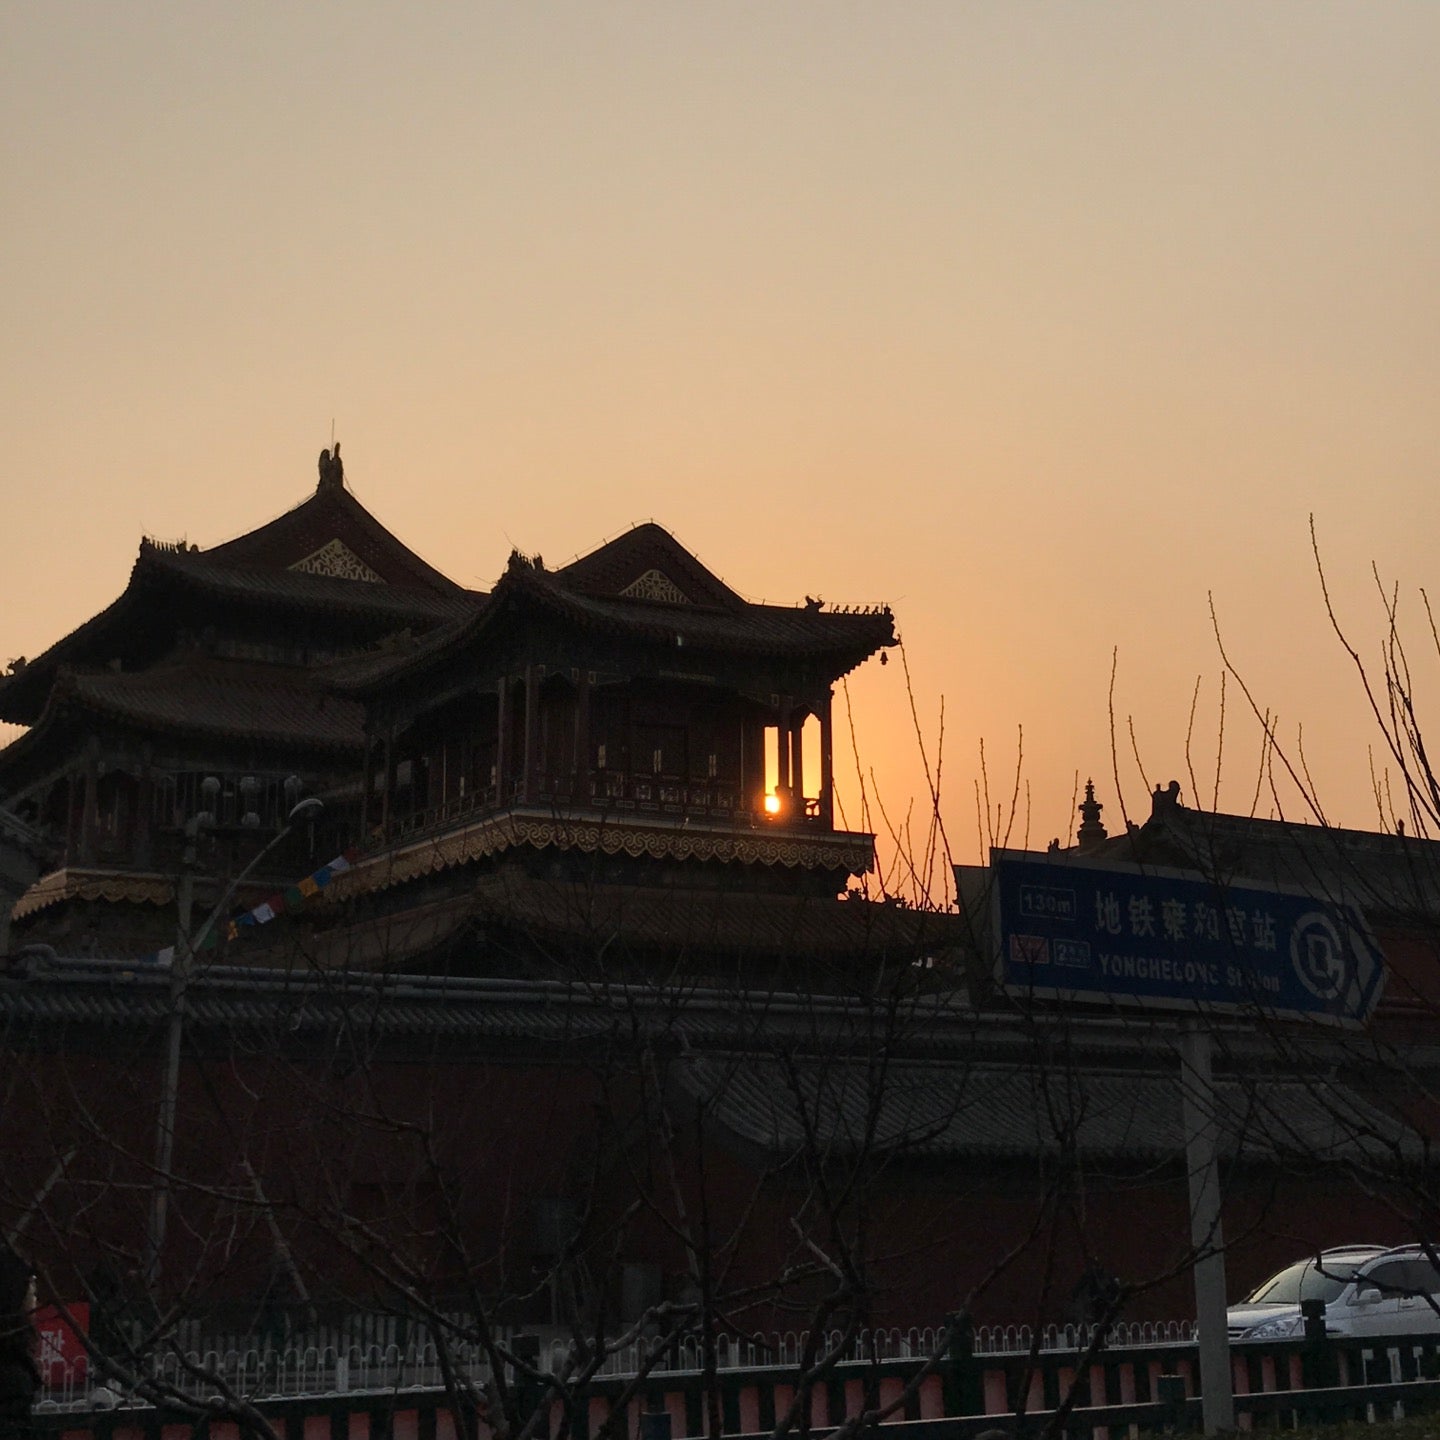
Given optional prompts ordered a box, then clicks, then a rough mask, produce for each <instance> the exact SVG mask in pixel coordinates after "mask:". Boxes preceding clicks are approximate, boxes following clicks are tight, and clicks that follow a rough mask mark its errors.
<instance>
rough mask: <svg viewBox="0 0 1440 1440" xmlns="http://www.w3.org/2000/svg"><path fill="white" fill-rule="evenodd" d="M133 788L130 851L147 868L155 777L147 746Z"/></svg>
mask: <svg viewBox="0 0 1440 1440" xmlns="http://www.w3.org/2000/svg"><path fill="white" fill-rule="evenodd" d="M135 790H136V795H137V799H136V802H135V806H136V813H135V817H134V821H133V823H132V830H131V833H132V835H133V837H134V844H135V848H134V850H133V852H132V853H133V854H134V856H135V863H136V864H137V865H139V866H141V867H142V868H143V869H147V870H148V869H149V868H150V862H151V859H152V858H153V852H152V846H151V841H150V824H151V819H152V816H153V814H154V810H155V778H154V774H153V772H152V771H151V768H150V755H149V747H148V746H147V747H146V751H145V753H144V754H142V755H141V757H140V779H139V783H138V784H137V785H136V787H135Z"/></svg>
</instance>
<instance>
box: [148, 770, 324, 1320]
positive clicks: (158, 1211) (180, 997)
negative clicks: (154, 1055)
mask: <svg viewBox="0 0 1440 1440" xmlns="http://www.w3.org/2000/svg"><path fill="white" fill-rule="evenodd" d="M324 808H325V807H324V801H322V800H320V799H319V798H318V797H317V796H314V795H311V796H308V797H307V798H306V799H304V800H302V801H300V803H299V804H298V805H296V806H294V807H293V808H292V809H291V811H290V814H289V815H288V816H287V817H286V820H285V825H284V827H283V828H282V829H281V830H280V831H279V832H278V833H277V834H276V835H275V836H273V837H272V838H271V839H270V840H269V842H268V843H267V844H266V845H264V846H263V847H262V848H261V850H260V851H259V853H258V854H256V856H255V858H254V859H253V860H251V861H250V863H249V864H248V865H247V866H246V867H245V868H244V869H243V870H242V871H241V872H240V873H239V874H238V875H237V876H236V877H235V878H234V879H233V880H232V881H231V882H230V883H229V885H227V886H226V887H225V893H224V894H223V895H221V897H220V899H219V901H218V902H217V903H216V905H215V908H214V909H213V910H212V911H211V912H210V913H209V915H207V916H206V917H205V921H204V923H203V924H202V925H201V926H200V928H199V929H198V930H197V931H195V933H194V934H193V935H192V934H191V933H190V918H191V910H192V909H193V907H194V897H195V859H196V854H195V852H196V842H197V840H198V839H199V835H200V823H201V821H202V820H204V819H206V817H205V816H204V815H193V816H191V818H190V819H189V820H187V821H186V822H185V851H184V855H183V857H182V859H181V868H180V885H179V889H178V891H177V894H176V910H177V912H178V915H177V925H176V932H175V955H174V958H173V959H172V960H171V962H170V1023H169V1026H168V1028H167V1030H166V1033H165V1072H164V1075H163V1076H162V1078H161V1085H160V1118H159V1122H158V1125H157V1128H156V1131H155V1188H154V1190H153V1192H152V1193H151V1196H150V1227H149V1233H148V1234H147V1235H146V1240H145V1284H146V1288H147V1289H148V1290H149V1291H150V1293H151V1294H152V1295H153V1294H154V1293H155V1291H156V1288H157V1287H158V1285H159V1283H160V1252H161V1251H162V1250H163V1249H164V1247H165V1221H166V1216H167V1212H168V1210H169V1205H170V1165H171V1161H172V1159H173V1158H174V1154H175V1105H176V1101H177V1099H178V1097H179V1093H180V1043H181V1040H182V1039H183V1037H184V1033H185V988H186V986H187V984H188V983H189V980H190V962H191V960H192V959H193V958H194V955H195V952H196V951H197V950H199V949H201V948H202V947H203V946H204V944H205V941H206V940H207V939H209V937H210V932H211V931H212V930H213V929H214V928H215V926H216V924H217V923H218V922H219V920H220V917H221V916H222V915H223V914H224V913H225V907H226V906H227V905H228V904H229V903H230V897H231V896H232V895H234V893H235V892H236V891H237V890H238V889H239V888H240V886H241V885H243V884H244V883H245V881H246V880H247V879H248V878H249V877H250V875H251V874H252V873H253V872H254V870H255V869H256V867H257V866H258V865H259V864H260V862H261V861H262V860H264V858H265V857H266V856H267V855H268V854H269V853H270V852H271V851H272V850H273V849H274V848H275V847H276V846H277V845H279V844H280V842H281V841H282V840H284V839H285V838H286V837H287V836H288V835H289V834H290V832H291V831H292V830H294V828H295V827H296V825H298V824H299V823H300V822H301V821H302V820H309V819H313V818H314V817H315V816H316V815H318V814H319V813H320V811H321V810H323V809H324Z"/></svg>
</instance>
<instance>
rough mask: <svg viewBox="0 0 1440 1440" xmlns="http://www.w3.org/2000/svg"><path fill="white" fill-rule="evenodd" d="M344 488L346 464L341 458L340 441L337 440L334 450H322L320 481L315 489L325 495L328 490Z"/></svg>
mask: <svg viewBox="0 0 1440 1440" xmlns="http://www.w3.org/2000/svg"><path fill="white" fill-rule="evenodd" d="M344 488H345V465H344V462H343V461H342V460H341V459H340V442H339V441H338V440H337V441H336V442H335V448H334V450H322V451H321V452H320V483H319V484H318V485H317V486H316V487H315V491H316V493H317V494H321V495H323V494H324V493H325V492H326V491H330V490H343V489H344Z"/></svg>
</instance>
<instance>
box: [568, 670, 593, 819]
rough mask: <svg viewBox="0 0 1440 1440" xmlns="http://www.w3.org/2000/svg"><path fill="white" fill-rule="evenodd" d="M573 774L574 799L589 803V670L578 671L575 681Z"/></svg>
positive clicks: (579, 802) (585, 803) (581, 802)
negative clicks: (578, 674)
mask: <svg viewBox="0 0 1440 1440" xmlns="http://www.w3.org/2000/svg"><path fill="white" fill-rule="evenodd" d="M572 769H573V770H574V774H575V794H574V797H573V798H574V800H575V801H576V802H577V803H578V804H581V805H588V804H589V803H590V672H589V671H588V670H581V671H580V678H579V679H578V680H577V681H576V682H575V760H574V764H573V766H572Z"/></svg>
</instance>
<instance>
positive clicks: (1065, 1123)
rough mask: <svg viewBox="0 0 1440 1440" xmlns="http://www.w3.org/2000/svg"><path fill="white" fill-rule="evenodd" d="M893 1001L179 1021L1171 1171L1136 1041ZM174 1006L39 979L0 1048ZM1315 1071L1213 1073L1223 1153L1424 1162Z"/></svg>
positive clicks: (498, 987) (215, 985) (379, 981)
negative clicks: (1066, 1042)
mask: <svg viewBox="0 0 1440 1440" xmlns="http://www.w3.org/2000/svg"><path fill="white" fill-rule="evenodd" d="M894 998H895V997H882V998H881V999H880V1000H878V1001H876V1002H873V1003H872V1002H867V1001H865V1000H863V999H859V998H854V997H849V998H847V997H841V996H829V997H827V996H817V995H813V994H803V993H789V992H779V991H775V990H769V991H764V990H744V989H708V990H707V989H701V988H698V987H694V986H683V987H674V986H663V985H662V986H648V985H636V986H625V985H620V984H590V985H587V984H582V983H575V982H569V983H567V982H546V981H505V980H466V979H453V978H442V977H437V976H413V977H412V976H403V975H375V974H371V973H358V972H354V971H341V972H332V973H323V974H321V973H315V972H313V971H308V970H298V969H297V970H289V971H287V970H275V969H271V970H253V969H242V968H238V967H234V966H218V965H216V966H208V967H202V968H201V969H200V970H199V971H198V972H197V974H196V975H194V976H193V977H192V979H191V981H190V983H189V985H188V987H187V991H186V1006H187V1024H188V1025H189V1027H190V1029H191V1033H192V1034H198V1035H204V1034H206V1033H207V1032H208V1033H210V1034H212V1035H214V1036H216V1037H217V1040H221V1039H223V1040H226V1041H228V1040H229V1039H230V1038H232V1037H234V1036H237V1035H244V1036H245V1037H246V1041H245V1043H246V1044H247V1046H251V1045H254V1044H256V1043H259V1044H261V1045H265V1044H269V1045H272V1046H274V1053H276V1054H277V1055H278V1054H280V1053H284V1052H286V1051H287V1050H288V1049H290V1048H292V1047H299V1049H300V1051H301V1052H302V1053H309V1054H313V1053H315V1049H316V1047H315V1042H316V1040H317V1039H327V1038H333V1037H336V1036H341V1035H344V1034H346V1033H347V1032H351V1033H353V1032H356V1031H358V1032H361V1033H363V1035H364V1037H365V1042H366V1046H367V1049H370V1048H371V1047H372V1046H374V1045H376V1044H382V1043H389V1044H392V1045H394V1046H396V1047H397V1049H398V1052H399V1053H402V1054H407V1055H413V1054H414V1053H415V1049H416V1042H417V1041H424V1042H425V1047H424V1048H425V1050H426V1053H429V1054H433V1055H435V1056H436V1057H437V1059H442V1060H443V1058H445V1057H449V1058H452V1059H458V1060H465V1059H485V1060H488V1061H494V1060H496V1059H499V1058H502V1057H504V1056H510V1057H514V1058H516V1059H518V1060H521V1061H523V1062H524V1063H526V1064H535V1063H545V1064H559V1065H564V1064H585V1063H594V1062H595V1061H596V1060H597V1059H599V1058H601V1057H603V1056H604V1055H605V1054H607V1053H611V1052H612V1051H613V1050H614V1046H615V1042H616V1041H617V1040H618V1041H620V1042H621V1043H620V1045H619V1048H618V1051H614V1053H616V1054H618V1055H619V1056H620V1057H622V1058H621V1060H620V1061H612V1062H610V1063H623V1057H624V1056H627V1055H631V1054H633V1053H635V1051H636V1048H637V1045H638V1044H640V1043H644V1044H645V1045H647V1046H649V1047H650V1051H651V1053H652V1054H654V1055H655V1056H656V1057H657V1063H661V1064H665V1065H667V1066H668V1067H669V1073H670V1075H671V1076H673V1078H674V1080H675V1082H676V1084H677V1085H678V1086H679V1087H680V1089H681V1090H682V1091H683V1092H684V1093H686V1094H688V1095H690V1096H692V1097H694V1098H697V1099H700V1100H702V1101H704V1102H705V1103H706V1105H707V1108H708V1110H709V1113H711V1114H712V1115H713V1116H714V1118H715V1119H716V1120H717V1121H718V1122H719V1123H721V1124H723V1125H724V1126H725V1127H726V1128H727V1129H728V1130H729V1131H730V1132H731V1133H732V1135H734V1136H735V1137H736V1138H737V1139H739V1140H741V1141H744V1142H746V1143H748V1144H750V1145H753V1146H755V1147H757V1148H759V1149H760V1150H762V1151H764V1152H765V1153H767V1154H768V1155H771V1156H774V1157H778V1158H782V1159H783V1158H784V1157H786V1156H789V1155H793V1154H795V1153H796V1152H797V1151H798V1149H799V1148H800V1145H801V1143H802V1139H803V1136H802V1131H801V1126H800V1117H801V1115H802V1114H805V1115H808V1116H809V1117H810V1119H811V1120H812V1121H813V1123H814V1126H815V1129H816V1131H817V1132H818V1134H819V1136H820V1137H821V1141H822V1143H823V1144H824V1146H825V1147H826V1149H827V1150H829V1151H831V1152H833V1153H836V1154H843V1153H847V1152H853V1151H854V1150H856V1149H857V1148H858V1147H859V1146H861V1145H862V1144H864V1143H865V1142H866V1137H867V1136H868V1135H870V1134H872V1133H873V1137H874V1143H875V1146H876V1148H877V1149H878V1150H879V1151H881V1152H886V1153H891V1154H895V1155H909V1156H913V1157H916V1158H920V1159H932V1160H950V1161H962V1162H963V1161H971V1160H973V1161H985V1160H1005V1159H1013V1160H1024V1159H1027V1158H1030V1157H1033V1156H1035V1155H1037V1154H1041V1153H1047V1152H1052V1153H1053V1152H1054V1151H1056V1150H1057V1149H1059V1148H1060V1147H1061V1145H1062V1144H1067V1145H1068V1144H1070V1143H1071V1142H1072V1139H1073V1145H1074V1148H1075V1150H1076V1151H1077V1152H1078V1153H1079V1154H1080V1155H1081V1156H1082V1157H1086V1158H1095V1159H1104V1158H1116V1159H1131V1160H1140V1161H1144V1162H1150V1163H1161V1164H1166V1165H1171V1164H1174V1163H1176V1162H1177V1161H1178V1159H1179V1157H1180V1156H1181V1155H1182V1154H1183V1150H1184V1142H1183V1131H1182V1126H1181V1117H1180V1105H1179V1087H1178V1084H1177V1081H1176V1070H1175V1064H1174V1054H1173V1050H1172V1049H1171V1048H1170V1047H1169V1046H1168V1045H1166V1044H1164V1043H1163V1042H1162V1043H1161V1044H1159V1045H1158V1046H1157V1045H1155V1044H1154V1043H1152V1042H1153V1037H1151V1036H1149V1035H1148V1032H1143V1031H1137V1030H1135V1029H1132V1028H1129V1027H1125V1026H1121V1025H1117V1024H1110V1025H1103V1024H1102V1025H1097V1026H1096V1027H1094V1028H1093V1031H1092V1032H1090V1033H1088V1034H1083V1035H1080V1036H1079V1037H1078V1043H1077V1044H1076V1046H1075V1047H1074V1048H1073V1049H1072V1048H1070V1047H1068V1046H1067V1047H1066V1053H1067V1055H1068V1057H1069V1063H1067V1064H1065V1065H1063V1066H1061V1065H1057V1064H1055V1063H1053V1062H1049V1063H1047V1062H1046V1061H1045V1060H1044V1059H1043V1058H1042V1057H1041V1056H1040V1055H1039V1054H1038V1053H1037V1049H1036V1045H1035V1037H1034V1036H1033V1034H1032V1033H1029V1031H1028V1027H1027V1026H1025V1025H1024V1024H1023V1022H1019V1021H1004V1020H1002V1019H1000V1018H999V1017H988V1020H987V1017H983V1016H979V1015H977V1014H976V1013H975V1012H973V1011H971V1010H969V1009H968V1007H967V1006H966V1005H965V1004H964V1002H963V1001H962V1000H957V999H955V998H950V997H943V996H940V997H933V996H921V997H917V998H915V999H914V1000H911V1001H900V1002H899V1004H898V1006H897V1005H896V1004H894V1003H891V1002H892V1001H893V1000H894ZM172 1004H173V1000H172V996H171V992H170V976H169V974H168V972H167V971H165V970H161V969H159V968H157V967H153V966H145V965H144V964H124V963H121V962H116V961H109V962H106V961H94V962H85V961H65V962H60V963H59V964H58V965H54V964H52V965H44V964H41V965H40V966H39V967H38V968H36V969H35V970H33V972H31V973H29V974H28V975H26V974H25V973H24V972H19V973H17V972H11V975H10V976H9V977H7V978H5V979H4V980H0V1033H4V1034H7V1035H9V1036H11V1037H12V1038H14V1037H16V1036H17V1035H19V1034H24V1033H29V1034H32V1035H41V1036H46V1035H48V1037H49V1039H50V1041H51V1042H52V1043H65V1044H68V1045H83V1044H84V1043H86V1042H85V1040H84V1036H85V1035H92V1036H95V1037H96V1038H97V1039H98V1040H99V1042H100V1043H112V1042H113V1041H114V1040H115V1039H116V1038H119V1037H126V1038H128V1039H130V1040H134V1039H136V1038H138V1037H142V1036H144V1035H145V1034H147V1033H149V1034H154V1033H157V1032H158V1031H159V1030H160V1029H161V1028H163V1027H164V1025H165V1024H166V1023H167V1021H168V1019H169V1016H170V1013H171V1007H172ZM57 1032H58V1033H57ZM61 1037H68V1038H64V1039H62V1038H61ZM441 1047H444V1048H441ZM322 1053H323V1052H322ZM1257 1053H1259V1054H1264V1053H1265V1052H1264V1051H1263V1047H1262V1049H1261V1050H1260V1051H1258V1052H1257ZM1321 1058H1323V1057H1320V1056H1318V1055H1317V1056H1315V1057H1312V1059H1311V1061H1310V1062H1308V1063H1309V1065H1310V1068H1309V1069H1308V1070H1306V1069H1300V1068H1296V1069H1292V1071H1290V1072H1289V1073H1283V1074H1276V1073H1273V1072H1272V1073H1268V1074H1267V1073H1264V1072H1262V1071H1260V1070H1244V1071H1241V1072H1237V1074H1236V1075H1223V1076H1220V1077H1218V1078H1217V1092H1218V1093H1217V1104H1216V1110H1217V1112H1218V1115H1219V1117H1220V1123H1221V1138H1220V1147H1221V1153H1222V1155H1223V1156H1226V1157H1229V1158H1232V1159H1233V1158H1237V1157H1240V1158H1247V1159H1251V1160H1265V1161H1271V1162H1273V1161H1276V1160H1278V1161H1280V1162H1281V1163H1283V1162H1284V1161H1285V1160H1286V1159H1287V1158H1292V1157H1293V1158H1303V1159H1304V1161H1305V1162H1306V1163H1307V1165H1314V1164H1315V1163H1317V1162H1318V1163H1325V1162H1332V1163H1334V1162H1344V1161H1346V1160H1350V1159H1356V1158H1359V1157H1360V1156H1361V1155H1362V1154H1366V1153H1368V1152H1369V1151H1370V1150H1371V1149H1372V1148H1373V1149H1374V1151H1375V1154H1376V1155H1377V1156H1380V1157H1386V1158H1388V1159H1389V1160H1390V1161H1391V1162H1392V1163H1393V1161H1395V1160H1396V1159H1397V1158H1399V1157H1401V1156H1413V1155H1416V1154H1418V1141H1417V1139H1416V1138H1415V1136H1414V1135H1413V1134H1410V1135H1407V1134H1405V1133H1404V1132H1402V1131H1400V1130H1399V1129H1397V1126H1396V1124H1395V1123H1394V1122H1393V1121H1391V1120H1390V1119H1388V1118H1387V1117H1386V1116H1385V1115H1384V1114H1382V1113H1381V1112H1380V1111H1379V1110H1377V1109H1375V1108H1374V1107H1373V1106H1371V1105H1370V1104H1368V1103H1367V1102H1366V1101H1365V1100H1363V1099H1362V1098H1361V1097H1360V1096H1358V1095H1357V1094H1356V1093H1355V1092H1354V1091H1353V1090H1350V1089H1347V1088H1345V1087H1344V1086H1343V1085H1340V1084H1338V1083H1336V1082H1334V1081H1332V1080H1329V1079H1326V1078H1323V1076H1322V1074H1321V1073H1320V1071H1321V1070H1323V1068H1324V1067H1323V1066H1319V1067H1318V1068H1317V1065H1316V1062H1317V1061H1318V1060H1320V1059H1321ZM1270 1061H1271V1063H1272V1065H1273V1061H1274V1056H1273V1054H1271V1055H1270ZM877 1062H883V1063H877ZM1126 1062H1128V1063H1126ZM1242 1076H1244V1077H1245V1078H1241V1077H1242ZM872 1116H873V1124H874V1128H873V1132H872V1130H871V1128H870V1127H871V1124H872ZM1392 1146H1393V1147H1394V1148H1393V1149H1391V1148H1388V1147H1392Z"/></svg>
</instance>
